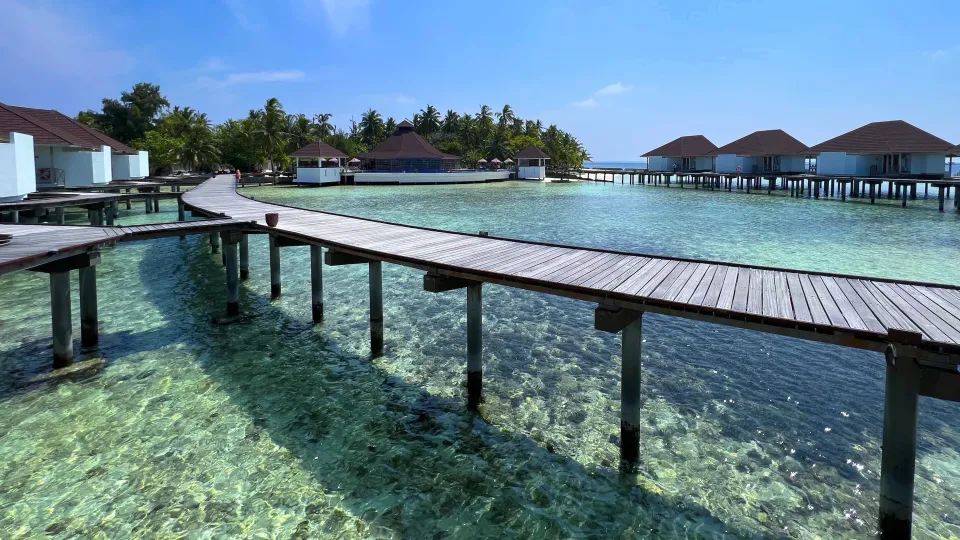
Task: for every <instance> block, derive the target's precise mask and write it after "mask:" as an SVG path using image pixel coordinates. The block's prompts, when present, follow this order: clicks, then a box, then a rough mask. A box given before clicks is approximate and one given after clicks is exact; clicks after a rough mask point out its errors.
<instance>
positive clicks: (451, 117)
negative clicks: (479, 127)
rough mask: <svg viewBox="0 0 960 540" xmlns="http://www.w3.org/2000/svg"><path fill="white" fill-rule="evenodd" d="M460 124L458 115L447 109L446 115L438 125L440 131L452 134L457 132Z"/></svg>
mask: <svg viewBox="0 0 960 540" xmlns="http://www.w3.org/2000/svg"><path fill="white" fill-rule="evenodd" d="M459 124H460V115H459V114H457V112H456V111H454V110H453V109H447V115H446V116H444V117H443V123H442V124H440V131H442V132H444V133H447V134H453V133H456V132H457V127H458V126H459Z"/></svg>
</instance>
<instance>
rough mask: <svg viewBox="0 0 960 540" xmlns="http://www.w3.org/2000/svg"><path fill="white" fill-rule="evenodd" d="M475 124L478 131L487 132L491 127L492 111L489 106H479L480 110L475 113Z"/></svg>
mask: <svg viewBox="0 0 960 540" xmlns="http://www.w3.org/2000/svg"><path fill="white" fill-rule="evenodd" d="M477 124H478V126H479V127H480V131H482V132H484V133H487V132H489V130H490V128H492V127H493V112H492V111H491V110H490V107H488V106H486V105H482V106H481V107H480V112H478V113H477Z"/></svg>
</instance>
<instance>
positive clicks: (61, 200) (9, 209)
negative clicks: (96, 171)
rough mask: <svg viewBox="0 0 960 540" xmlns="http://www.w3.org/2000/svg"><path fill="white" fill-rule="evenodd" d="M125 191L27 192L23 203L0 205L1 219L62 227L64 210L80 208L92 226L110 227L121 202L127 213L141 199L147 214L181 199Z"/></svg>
mask: <svg viewBox="0 0 960 540" xmlns="http://www.w3.org/2000/svg"><path fill="white" fill-rule="evenodd" d="M116 189H121V188H116ZM126 189H127V192H126V193H112V192H99V191H59V190H58V191H43V192H39V193H30V194H28V195H27V197H26V198H25V199H23V200H20V201H14V202H5V203H0V216H3V219H4V221H6V222H8V223H23V224H37V223H39V222H40V220H47V221H49V222H51V223H57V224H59V225H63V223H64V210H65V209H67V208H83V209H86V210H87V212H88V216H89V218H90V224H91V225H104V224H106V225H113V222H114V219H115V218H116V216H117V215H118V214H119V213H120V203H121V202H123V203H126V205H127V209H128V210H129V209H130V207H131V202H132V201H134V200H142V201H143V202H144V207H145V209H146V212H147V213H148V214H149V213H151V212H159V211H160V201H161V200H163V199H179V198H180V193H177V192H169V191H168V192H161V191H152V190H151V191H145V192H138V193H130V192H129V191H130V188H126Z"/></svg>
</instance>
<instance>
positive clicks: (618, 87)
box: [594, 82, 632, 96]
mask: <svg viewBox="0 0 960 540" xmlns="http://www.w3.org/2000/svg"><path fill="white" fill-rule="evenodd" d="M631 88H632V87H630V86H625V85H624V84H623V83H620V82H618V83H613V84H610V85H607V86H604V87H603V88H601V89H599V90H597V92H596V94H594V95H597V96H611V95H614V94H623V93H626V92H629V91H630V89H631Z"/></svg>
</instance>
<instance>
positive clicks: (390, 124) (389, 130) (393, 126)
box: [383, 116, 397, 137]
mask: <svg viewBox="0 0 960 540" xmlns="http://www.w3.org/2000/svg"><path fill="white" fill-rule="evenodd" d="M383 131H384V132H385V133H386V134H387V136H388V137H389V136H390V135H393V134H394V133H395V132H396V131H397V121H396V120H394V119H393V117H392V116H391V117H390V118H387V124H386V126H384V128H383Z"/></svg>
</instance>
